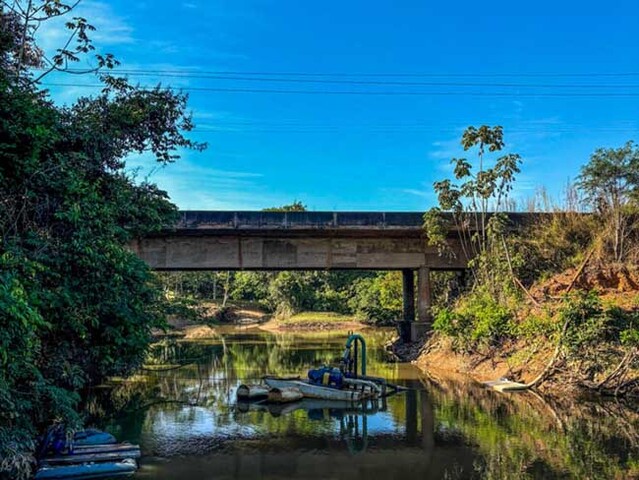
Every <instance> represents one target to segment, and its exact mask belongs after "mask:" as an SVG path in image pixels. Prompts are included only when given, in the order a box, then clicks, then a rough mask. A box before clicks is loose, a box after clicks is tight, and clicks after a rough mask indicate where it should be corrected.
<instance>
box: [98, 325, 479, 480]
mask: <svg viewBox="0 0 639 480" xmlns="http://www.w3.org/2000/svg"><path fill="white" fill-rule="evenodd" d="M390 334H392V332H390ZM388 337H389V332H382V333H377V334H375V335H373V334H367V341H368V343H369V344H370V345H371V347H370V348H369V352H370V355H369V373H370V374H372V375H377V376H383V377H385V378H388V379H389V380H390V381H393V382H394V383H400V384H402V385H404V386H407V387H409V388H410V390H409V391H407V392H403V393H401V394H398V395H395V396H391V397H388V398H386V399H382V400H379V401H378V402H376V403H371V402H368V403H367V404H363V405H341V406H336V405H335V404H326V403H322V402H321V401H316V400H304V401H303V402H300V403H298V404H289V405H282V406H270V407H267V406H263V405H255V404H251V405H249V404H238V403H236V401H235V390H236V388H237V386H238V385H239V384H240V383H244V382H246V381H251V380H255V379H258V378H260V377H261V376H262V375H264V374H266V373H277V374H280V375H291V374H301V373H303V372H305V371H306V370H307V369H308V368H310V367H312V366H317V365H318V364H322V363H330V361H332V360H333V359H334V358H335V357H336V356H338V355H339V353H341V352H340V349H341V347H342V345H343V341H344V336H343V335H332V336H326V335H324V336H322V337H317V336H313V337H298V336H291V335H273V334H265V333H264V334H263V333H260V334H241V335H240V334H227V335H223V336H220V338H218V339H216V340H211V341H207V342H205V343H191V342H165V343H164V344H158V345H157V346H156V347H155V351H154V353H153V356H152V358H151V359H150V361H149V362H148V364H147V365H146V366H145V370H144V371H143V372H140V374H139V375H137V376H134V377H133V378H131V379H130V380H129V381H127V382H124V383H118V384H117V386H116V387H115V388H114V389H113V390H111V391H110V392H107V391H106V390H102V389H101V390H99V391H97V392H96V397H95V399H94V401H93V405H94V408H93V410H94V411H101V412H110V411H111V412H115V411H116V410H117V411H120V412H122V411H124V412H125V413H124V414H120V415H118V416H117V417H114V418H112V419H111V420H110V421H108V420H104V419H103V420H102V421H103V422H105V421H106V424H105V423H103V424H102V426H106V428H107V429H109V430H110V431H113V432H114V433H116V434H117V435H118V436H119V437H120V438H124V439H127V440H129V441H134V442H139V443H140V444H141V446H142V451H143V453H144V458H143V460H142V469H141V470H140V472H139V474H138V477H139V478H145V477H146V478H154V479H165V478H166V479H168V478H187V479H189V480H196V479H200V478H202V479H204V478H207V479H208V478H216V479H218V478H229V479H231V478H233V479H240V478H241V479H244V478H246V479H249V478H287V479H291V478H293V479H295V478H318V479H319V478H347V477H348V478H350V479H352V478H356V479H357V478H405V477H406V476H414V475H418V476H420V477H422V478H443V476H444V475H445V472H447V471H450V470H451V468H452V465H455V468H458V469H462V470H464V471H471V470H472V463H473V457H474V454H473V451H472V449H471V448H469V447H467V446H466V445H465V444H464V443H463V442H461V443H458V444H454V445H453V444H451V445H447V446H446V448H441V446H438V447H436V446H435V445H436V444H435V440H434V435H435V433H436V432H435V430H434V415H435V414H434V410H433V403H432V402H431V399H430V396H429V394H428V392H426V391H425V390H424V387H423V384H422V383H421V381H420V380H419V378H418V375H417V373H418V372H417V371H416V369H414V367H412V366H410V365H398V364H392V363H386V362H385V361H384V353H383V349H382V348H381V345H383V343H384V342H385V341H386V340H387V339H388ZM192 362H195V363H192ZM180 363H184V364H185V366H184V367H183V368H175V367H176V365H179V364H180ZM98 405H99V408H98ZM126 412H128V413H126ZM107 417H108V415H107ZM433 475H434V476H433Z"/></svg>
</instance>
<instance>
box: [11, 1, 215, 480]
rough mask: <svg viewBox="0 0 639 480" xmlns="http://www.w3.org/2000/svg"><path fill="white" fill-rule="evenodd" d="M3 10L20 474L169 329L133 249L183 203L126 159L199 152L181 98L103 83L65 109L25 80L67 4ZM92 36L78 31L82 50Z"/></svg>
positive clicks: (165, 158) (14, 417) (14, 430)
mask: <svg viewBox="0 0 639 480" xmlns="http://www.w3.org/2000/svg"><path fill="white" fill-rule="evenodd" d="M2 7H3V9H2V10H1V11H0V23H1V25H2V26H3V28H2V30H1V31H0V65H1V66H2V69H1V70H0V139H1V140H0V202H1V203H0V325H1V326H2V327H1V328H0V459H2V462H1V465H0V469H2V470H5V471H9V474H10V475H15V474H17V473H19V472H20V471H21V472H23V473H24V472H25V471H26V470H27V469H26V468H25V467H26V466H28V461H29V458H30V457H29V453H30V452H31V451H32V450H33V448H34V443H33V438H35V434H36V432H37V431H39V430H42V429H43V428H44V427H46V426H47V425H49V424H50V423H51V422H52V421H53V420H58V421H63V422H65V423H67V425H69V426H71V427H73V426H79V425H80V423H81V420H82V418H81V417H80V415H79V413H78V411H77V406H78V401H79V399H80V392H81V391H82V390H83V389H84V388H86V387H87V386H90V385H93V384H95V383H97V382H100V381H101V380H102V379H103V378H105V377H106V376H109V375H123V374H127V373H128V372H130V371H132V369H133V368H135V367H136V366H137V365H139V364H140V362H141V361H142V360H143V358H144V355H145V352H146V349H147V347H148V345H149V342H150V341H151V332H152V329H153V328H157V327H161V326H162V325H163V324H164V319H165V313H166V312H167V308H168V305H167V304H166V302H165V299H164V296H163V292H162V290H161V288H160V286H159V284H158V282H157V281H156V278H155V275H154V274H153V272H151V271H150V269H149V268H148V266H147V265H145V264H144V262H142V261H141V260H139V259H138V258H137V257H136V256H135V255H134V254H133V253H132V252H131V251H129V249H128V248H127V245H128V243H129V242H130V241H131V240H132V239H133V238H135V237H136V236H139V235H144V234H146V233H149V232H152V231H155V230H158V229H159V228H161V227H162V226H164V225H166V224H167V223H170V222H172V221H174V218H175V214H176V207H175V206H174V205H172V204H171V203H170V202H169V200H168V196H167V194H166V193H165V192H163V191H161V190H159V189H158V188H157V187H156V186H155V185H153V184H149V183H136V182H134V181H133V179H131V178H130V177H129V176H127V174H126V173H125V170H124V166H125V161H126V158H127V156H128V155H130V154H132V153H141V152H148V153H150V154H151V155H152V156H154V157H155V159H156V160H157V161H158V162H160V163H167V162H171V161H174V160H176V159H177V158H178V154H177V149H178V148H196V149H199V148H203V147H204V146H203V145H200V144H197V143H194V142H191V141H190V140H189V139H187V138H186V137H185V136H184V135H183V132H185V131H188V130H190V129H191V128H192V124H191V120H190V117H189V115H188V114H187V113H186V101H187V97H186V96H184V95H181V94H176V93H174V92H172V91H170V90H165V89H161V88H155V89H151V90H145V89H139V88H136V87H132V86H130V85H129V84H128V83H127V82H126V81H125V80H123V79H117V78H114V77H111V76H106V75H101V76H100V77H99V79H101V80H102V81H103V82H104V89H103V90H102V92H101V93H100V94H98V95H97V96H95V97H92V98H82V99H80V100H78V101H77V102H76V103H75V104H74V105H73V106H71V107H69V108H60V107H57V106H56V105H55V104H54V103H53V102H52V101H51V100H50V99H49V98H48V97H47V94H46V92H43V91H40V90H38V88H37V80H38V77H37V76H36V74H34V73H32V72H31V71H30V70H29V67H31V66H35V65H37V58H38V55H39V53H38V52H39V49H38V47H37V45H35V44H34V43H33V32H34V31H35V30H34V28H33V26H32V22H33V21H36V22H40V21H41V20H39V19H40V18H44V19H46V18H51V17H52V16H55V15H63V14H65V13H67V12H69V11H70V10H71V9H72V6H71V7H69V8H66V7H64V6H63V5H62V3H61V2H59V1H53V0H52V1H43V2H22V3H21V2H3V3H2ZM24 12H27V14H25V13H24ZM34 12H35V13H34ZM34 15H36V16H34ZM43 21H44V20H43ZM77 21H79V20H77V19H76V22H77ZM69 23H73V22H69ZM83 25H86V22H83ZM5 26H10V28H7V29H5V28H4V27H5ZM67 26H68V25H67ZM78 28H79V27H78ZM88 31H90V29H85V30H84V31H83V33H81V30H77V29H76V30H75V32H76V33H75V35H78V36H79V37H78V38H79V39H80V40H81V41H82V42H86V41H87V40H86V39H83V38H80V37H82V36H84V35H86V34H87V32H88ZM25 32H26V33H25ZM73 38H75V37H72V39H73ZM64 48H67V47H64ZM64 48H63V49H64ZM88 51H90V49H88V48H87V49H84V48H80V50H79V51H78V52H76V53H77V54H82V53H86V52H88ZM32 54H33V55H32ZM65 58H67V60H68V61H73V59H72V58H71V57H69V56H67V55H66V54H65ZM53 63H54V64H56V61H55V59H54V61H53ZM107 66H108V65H107ZM0 475H1V474H0Z"/></svg>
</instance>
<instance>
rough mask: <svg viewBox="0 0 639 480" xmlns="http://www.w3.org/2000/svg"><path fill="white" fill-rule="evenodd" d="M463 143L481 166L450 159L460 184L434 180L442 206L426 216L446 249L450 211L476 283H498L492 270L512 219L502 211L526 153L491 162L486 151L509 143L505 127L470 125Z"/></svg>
mask: <svg viewBox="0 0 639 480" xmlns="http://www.w3.org/2000/svg"><path fill="white" fill-rule="evenodd" d="M461 144H462V146H463V148H464V150H465V151H468V150H470V149H472V148H476V149H477V158H478V162H479V165H478V169H477V170H476V171H475V170H474V167H473V165H472V164H471V162H470V161H469V160H467V159H466V158H453V159H452V160H451V163H452V164H453V165H454V169H453V173H454V176H455V180H457V181H459V182H460V183H453V181H451V180H450V179H444V180H440V181H437V182H435V183H434V189H435V192H436V193H437V198H438V202H439V206H438V207H435V208H433V209H431V210H430V211H429V212H427V213H426V214H425V215H424V227H425V229H426V233H427V235H428V238H429V243H430V244H431V245H437V246H439V247H442V248H445V247H446V234H447V232H448V230H449V227H450V225H448V223H449V221H448V220H447V217H445V216H444V215H443V213H445V212H447V213H449V214H450V217H448V218H450V219H451V221H452V223H453V224H454V226H455V227H456V230H457V231H458V232H459V237H460V243H461V247H462V251H463V254H464V255H465V256H466V258H468V260H469V266H470V267H471V269H472V271H473V274H474V277H475V280H476V282H481V283H484V284H487V285H495V283H494V280H495V278H494V275H493V273H494V270H495V268H497V267H498V266H499V265H497V264H496V263H495V260H496V259H498V258H499V257H501V256H502V255H501V253H500V251H501V250H502V246H503V243H504V242H503V237H502V232H503V229H504V226H505V223H506V221H507V218H506V217H504V216H503V215H500V214H499V212H502V211H503V209H504V208H505V206H506V205H507V200H508V195H509V194H510V192H511V191H512V188H513V183H514V181H515V176H516V174H517V173H519V172H520V165H521V157H520V156H519V155H518V154H516V153H508V154H505V155H502V156H499V157H497V158H496V159H495V160H494V162H493V164H492V166H491V167H487V166H486V164H487V160H488V159H487V158H486V154H487V153H495V152H500V151H501V150H502V149H503V148H504V146H505V143H504V138H503V129H502V127H500V126H495V127H488V126H486V125H482V126H481V127H479V128H475V127H472V126H471V127H468V128H467V129H466V131H465V132H464V133H463V135H462V139H461ZM502 266H503V265H502Z"/></svg>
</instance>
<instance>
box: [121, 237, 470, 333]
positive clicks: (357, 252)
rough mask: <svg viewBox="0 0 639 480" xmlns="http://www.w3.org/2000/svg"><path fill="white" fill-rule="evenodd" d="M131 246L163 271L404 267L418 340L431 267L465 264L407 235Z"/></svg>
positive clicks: (407, 316) (162, 240) (407, 320)
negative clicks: (398, 236)
mask: <svg viewBox="0 0 639 480" xmlns="http://www.w3.org/2000/svg"><path fill="white" fill-rule="evenodd" d="M452 246H453V247H454V246H455V243H454V242H453V243H452ZM131 247H132V249H133V251H135V253H136V254H137V255H138V256H139V257H140V258H141V259H143V260H144V261H145V262H147V263H148V264H149V266H150V267H151V268H153V269H155V270H160V271H189V270H191V271H196V270H261V271H281V270H401V271H402V272H403V275H402V278H403V291H404V312H403V317H404V319H403V320H404V321H403V322H402V324H401V327H402V328H401V331H402V336H403V337H404V338H405V339H406V340H410V339H412V340H414V339H416V338H417V337H419V336H420V335H421V334H422V333H424V332H425V331H427V330H428V329H429V328H430V325H431V323H432V318H431V313H430V312H431V285H430V271H431V270H463V269H464V268H465V267H466V262H463V261H462V260H461V258H462V257H463V256H462V255H461V252H459V251H458V252H457V254H456V255H454V256H451V257H444V256H441V255H440V254H439V253H438V252H437V250H436V248H433V247H429V246H427V245H426V241H425V240H424V239H423V238H421V237H414V238H411V237H406V236H404V237H403V238H396V237H395V238H384V237H377V238H370V237H364V238H360V237H341V238H334V237H325V238H322V237H316V238H308V237H306V238H302V237H295V236H292V237H283V236H281V237H279V238H274V237H273V236H253V235H250V236H243V235H228V234H227V235H223V236H220V235H217V236H209V235H192V234H190V235H185V236H181V235H176V236H163V237H157V238H153V237H151V238H144V239H141V240H138V241H137V242H135V243H134V244H133V245H131ZM415 273H417V282H416V283H417V289H416V292H417V295H415ZM415 307H417V308H415Z"/></svg>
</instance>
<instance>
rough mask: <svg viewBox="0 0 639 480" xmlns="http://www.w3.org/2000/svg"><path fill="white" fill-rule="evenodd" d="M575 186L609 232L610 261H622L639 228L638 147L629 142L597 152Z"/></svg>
mask: <svg viewBox="0 0 639 480" xmlns="http://www.w3.org/2000/svg"><path fill="white" fill-rule="evenodd" d="M577 186H578V188H579V189H580V190H581V191H582V192H584V193H585V195H586V199H587V201H588V202H589V204H590V205H591V206H592V207H593V208H594V209H595V211H596V212H597V213H599V214H600V215H601V217H602V218H603V219H604V221H605V222H606V224H607V226H608V227H609V228H610V230H611V235H610V236H609V238H610V237H611V238H610V244H611V250H612V255H613V259H614V261H617V262H621V261H623V260H624V259H625V258H626V255H627V253H628V250H629V244H628V242H627V240H628V238H629V237H630V236H631V235H634V234H636V233H637V230H638V229H639V222H638V221H637V215H639V146H637V145H635V144H634V143H633V142H631V141H630V142H627V143H626V144H625V145H624V146H623V147H620V148H616V149H614V148H600V149H597V150H596V151H595V152H594V153H593V154H592V155H591V157H590V161H589V162H588V164H586V165H585V166H584V167H582V169H581V174H580V175H579V178H578V182H577Z"/></svg>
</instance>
